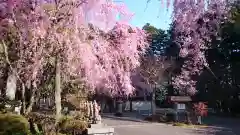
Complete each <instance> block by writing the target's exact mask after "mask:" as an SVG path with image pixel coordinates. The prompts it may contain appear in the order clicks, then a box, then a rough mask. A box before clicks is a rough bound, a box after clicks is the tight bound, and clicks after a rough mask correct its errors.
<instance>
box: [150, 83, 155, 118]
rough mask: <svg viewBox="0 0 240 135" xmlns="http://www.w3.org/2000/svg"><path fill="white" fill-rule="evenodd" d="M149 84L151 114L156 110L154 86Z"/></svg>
mask: <svg viewBox="0 0 240 135" xmlns="http://www.w3.org/2000/svg"><path fill="white" fill-rule="evenodd" d="M150 86H151V89H152V101H151V109H152V110H151V111H152V115H155V112H156V105H155V88H153V87H152V85H150Z"/></svg>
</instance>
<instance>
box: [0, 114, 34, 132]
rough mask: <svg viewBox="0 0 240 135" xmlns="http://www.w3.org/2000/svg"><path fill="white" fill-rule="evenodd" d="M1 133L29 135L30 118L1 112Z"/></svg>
mask: <svg viewBox="0 0 240 135" xmlns="http://www.w3.org/2000/svg"><path fill="white" fill-rule="evenodd" d="M0 125H1V126H0V135H29V134H30V130H29V123H28V120H27V119H26V118H25V117H23V116H21V115H17V114H12V113H5V114H0Z"/></svg>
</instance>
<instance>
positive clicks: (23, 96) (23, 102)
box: [21, 84, 26, 114]
mask: <svg viewBox="0 0 240 135" xmlns="http://www.w3.org/2000/svg"><path fill="white" fill-rule="evenodd" d="M21 85H22V114H25V113H26V100H25V85H24V84H21Z"/></svg>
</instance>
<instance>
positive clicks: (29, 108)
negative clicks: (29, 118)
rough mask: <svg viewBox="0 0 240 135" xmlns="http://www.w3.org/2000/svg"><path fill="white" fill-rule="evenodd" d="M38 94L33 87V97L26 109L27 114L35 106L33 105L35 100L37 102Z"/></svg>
mask: <svg viewBox="0 0 240 135" xmlns="http://www.w3.org/2000/svg"><path fill="white" fill-rule="evenodd" d="M35 95H36V88H34V89H33V91H32V95H31V98H30V101H29V102H30V103H29V105H28V107H27V109H26V114H29V113H30V112H31V111H32V108H33V105H34V102H35V97H36V96H35Z"/></svg>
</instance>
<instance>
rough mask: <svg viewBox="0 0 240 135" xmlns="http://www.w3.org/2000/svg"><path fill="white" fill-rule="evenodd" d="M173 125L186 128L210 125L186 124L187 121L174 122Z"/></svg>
mask: <svg viewBox="0 0 240 135" xmlns="http://www.w3.org/2000/svg"><path fill="white" fill-rule="evenodd" d="M172 125H173V126H177V127H184V128H206V127H208V126H207V125H193V124H185V123H179V122H177V123H173V124H172Z"/></svg>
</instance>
